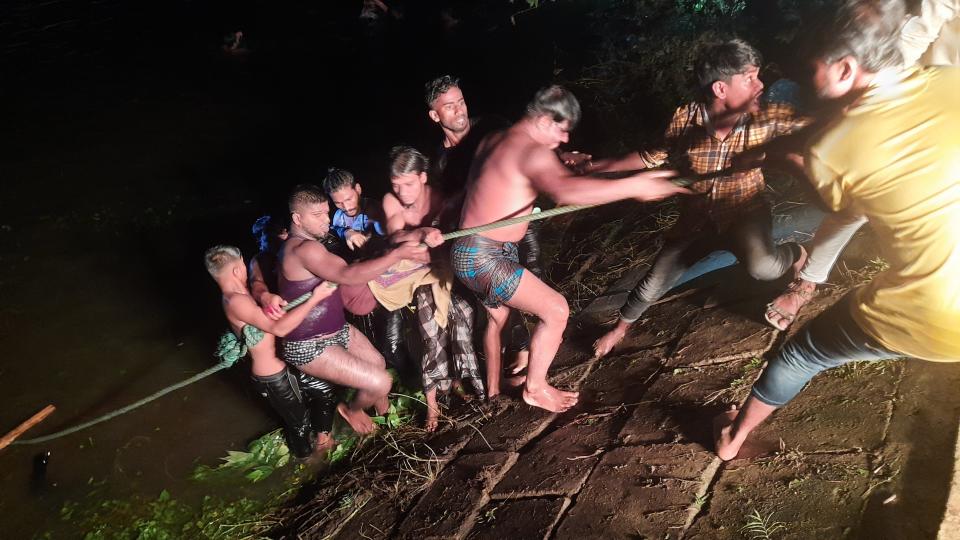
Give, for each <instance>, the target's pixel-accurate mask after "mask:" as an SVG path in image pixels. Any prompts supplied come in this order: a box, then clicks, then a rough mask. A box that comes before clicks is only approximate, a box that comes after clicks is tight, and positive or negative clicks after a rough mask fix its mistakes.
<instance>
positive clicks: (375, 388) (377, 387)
mask: <svg viewBox="0 0 960 540" xmlns="http://www.w3.org/2000/svg"><path fill="white" fill-rule="evenodd" d="M392 387H393V379H392V378H391V377H390V374H389V373H387V372H386V370H380V371H378V372H377V373H376V375H374V376H372V377H370V391H371V392H372V393H374V394H376V395H378V396H385V395H387V394H389V393H390V388H392Z"/></svg>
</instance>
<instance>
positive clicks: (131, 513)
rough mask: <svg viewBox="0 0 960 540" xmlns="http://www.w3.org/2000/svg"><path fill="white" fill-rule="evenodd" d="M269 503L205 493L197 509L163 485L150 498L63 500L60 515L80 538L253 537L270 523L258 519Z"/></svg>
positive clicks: (211, 539) (205, 539) (173, 539)
mask: <svg viewBox="0 0 960 540" xmlns="http://www.w3.org/2000/svg"><path fill="white" fill-rule="evenodd" d="M270 504H271V503H268V502H262V501H254V500H251V499H247V498H241V499H238V500H232V501H227V500H222V499H217V498H214V497H210V496H207V497H204V499H203V505H202V507H200V508H199V509H196V508H191V507H190V506H189V505H187V504H186V503H184V502H182V501H180V500H178V499H176V498H174V497H173V496H172V495H171V494H170V493H169V492H168V491H166V490H163V491H161V492H160V495H159V496H158V497H157V498H156V499H154V500H143V499H141V498H139V497H133V498H130V499H127V500H118V499H108V500H104V501H101V502H100V504H99V505H97V506H95V507H81V505H80V504H79V503H77V502H67V503H65V504H64V505H63V508H61V509H60V519H61V520H62V521H65V522H69V523H70V529H71V530H73V531H76V532H79V533H80V534H81V535H82V536H81V537H82V538H83V539H84V540H129V539H137V540H179V539H182V538H196V539H203V540H228V539H229V540H233V539H253V538H260V537H261V533H263V532H265V531H266V530H267V529H269V528H270V527H271V526H272V525H273V524H274V523H273V522H272V521H269V520H264V519H263V518H262V515H263V513H264V512H265V510H266V509H267V508H268V507H269V506H270ZM274 504H275V503H274ZM47 536H49V533H48V535H47Z"/></svg>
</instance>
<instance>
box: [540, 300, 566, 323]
mask: <svg viewBox="0 0 960 540" xmlns="http://www.w3.org/2000/svg"><path fill="white" fill-rule="evenodd" d="M569 317H570V305H569V304H567V299H566V298H564V297H563V296H560V295H559V294H558V295H556V297H554V298H552V299H550V301H549V302H547V307H546V308H545V309H544V311H543V313H542V314H541V316H540V318H541V320H543V322H545V323H547V324H551V323H555V324H566V323H567V319H568V318H569Z"/></svg>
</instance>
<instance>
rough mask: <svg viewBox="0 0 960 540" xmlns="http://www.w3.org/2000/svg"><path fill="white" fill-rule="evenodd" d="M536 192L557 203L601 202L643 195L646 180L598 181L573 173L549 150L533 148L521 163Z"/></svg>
mask: <svg viewBox="0 0 960 540" xmlns="http://www.w3.org/2000/svg"><path fill="white" fill-rule="evenodd" d="M523 169H524V170H523V172H524V174H525V176H527V177H528V178H530V179H531V180H532V182H533V184H534V187H535V188H536V189H537V191H539V192H541V193H543V194H545V195H547V196H548V197H550V198H551V199H553V200H554V201H556V202H557V203H558V204H604V203H608V202H613V201H619V200H622V199H629V198H641V197H643V196H644V195H645V191H646V190H645V189H644V187H645V184H646V183H645V182H644V181H642V180H639V179H637V178H625V179H622V180H601V179H596V178H587V177H584V176H572V175H570V173H569V171H568V170H567V169H566V168H565V167H564V166H563V164H562V163H561V162H560V160H559V159H558V158H557V157H556V155H554V154H553V152H549V151H546V150H544V151H539V150H538V151H535V153H534V154H533V155H531V156H530V158H529V159H528V160H526V162H525V163H524V165H523Z"/></svg>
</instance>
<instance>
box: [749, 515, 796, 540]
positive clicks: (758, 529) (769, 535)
mask: <svg viewBox="0 0 960 540" xmlns="http://www.w3.org/2000/svg"><path fill="white" fill-rule="evenodd" d="M786 528H787V526H786V524H785V523H783V522H780V521H773V512H770V513H769V514H767V516H766V517H764V516H763V515H761V514H760V511H759V510H757V509H756V508H754V509H753V512H752V513H751V514H749V515H748V516H747V524H746V525H744V526H743V527H741V528H740V532H746V533H747V536H748V537H749V538H750V539H751V540H773V535H775V534H776V533H778V532H780V531H783V530H786Z"/></svg>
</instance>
